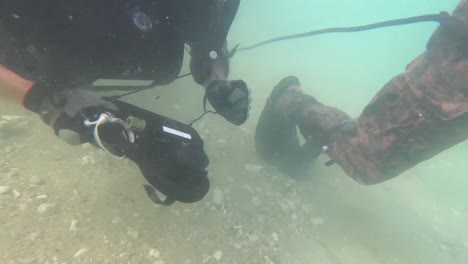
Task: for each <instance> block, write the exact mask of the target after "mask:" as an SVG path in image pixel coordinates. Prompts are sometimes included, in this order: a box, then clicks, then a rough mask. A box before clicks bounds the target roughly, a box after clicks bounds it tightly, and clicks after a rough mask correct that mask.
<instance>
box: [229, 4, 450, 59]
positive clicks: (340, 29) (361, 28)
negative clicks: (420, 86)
mask: <svg viewBox="0 0 468 264" xmlns="http://www.w3.org/2000/svg"><path fill="white" fill-rule="evenodd" d="M446 15H447V13H446V12H442V13H440V14H432V15H422V16H415V17H409V18H402V19H395V20H388V21H384V22H378V23H373V24H368V25H363V26H355V27H335V28H326V29H320V30H313V31H309V32H304V33H300V34H294V35H287V36H282V37H277V38H272V39H268V40H265V41H262V42H259V43H257V44H255V45H252V46H248V47H245V48H239V49H238V50H237V51H245V50H251V49H255V48H258V47H260V46H263V45H267V44H272V43H274V42H279V41H285V40H291V39H297V38H304V37H311V36H316V35H321V34H328V33H351V32H358V31H365V30H372V29H377V28H384V27H393V26H400V25H407V24H414V23H421V22H440V21H441V20H442V19H443V18H444V17H445V16H446Z"/></svg>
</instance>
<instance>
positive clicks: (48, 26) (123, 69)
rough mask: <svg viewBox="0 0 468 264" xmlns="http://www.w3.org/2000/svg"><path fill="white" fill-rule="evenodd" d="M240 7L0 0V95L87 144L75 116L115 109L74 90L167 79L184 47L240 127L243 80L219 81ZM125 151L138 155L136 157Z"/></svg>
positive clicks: (199, 2) (217, 103) (183, 0)
mask: <svg viewBox="0 0 468 264" xmlns="http://www.w3.org/2000/svg"><path fill="white" fill-rule="evenodd" d="M238 6H239V0H228V1H218V0H170V1H168V0H41V1H37V0H0V96H2V97H6V98H11V99H15V100H17V101H18V102H19V103H21V104H22V105H23V106H24V107H25V108H27V109H29V110H31V111H33V112H35V113H38V114H39V115H40V116H41V118H42V119H43V121H44V122H45V123H46V124H48V125H49V126H51V127H53V129H54V130H55V132H56V134H57V135H61V134H62V133H61V132H62V131H65V130H66V131H72V132H75V133H76V134H78V137H79V143H83V142H87V141H89V140H90V138H89V129H88V128H86V127H85V126H84V125H83V121H84V120H83V119H84V118H89V117H92V116H93V115H94V116H95V115H96V114H99V113H102V112H103V111H108V112H111V113H118V112H119V109H118V107H117V106H116V105H115V104H113V103H112V102H109V101H104V100H103V99H101V98H98V97H96V96H95V95H91V94H89V93H87V92H85V91H84V90H83V89H80V88H82V87H85V86H89V85H91V84H92V83H93V82H94V81H95V80H96V79H100V78H106V79H137V80H154V81H155V82H154V83H155V84H167V83H170V82H172V81H173V80H175V79H176V78H177V76H178V75H179V73H180V69H181V66H182V61H183V56H184V45H185V44H188V45H189V46H190V48H191V62H190V69H191V72H192V75H193V78H194V80H195V82H197V83H198V84H200V85H201V86H203V87H204V88H205V89H206V98H207V100H208V101H209V102H210V104H211V105H212V106H213V107H214V108H215V109H216V111H217V112H218V113H219V114H221V115H222V116H224V117H225V118H226V119H227V120H228V121H229V122H231V123H233V124H235V125H240V124H242V123H244V122H245V120H246V119H247V114H248V108H249V92H248V89H247V86H246V84H245V83H244V82H243V81H241V80H236V81H227V80H226V79H227V77H228V73H229V53H228V50H227V44H226V36H227V34H228V31H229V28H230V26H231V23H232V22H233V19H234V17H235V15H236V12H237V9H238ZM154 151H156V150H154ZM129 156H131V157H136V158H135V159H137V160H135V162H137V163H138V162H139V160H138V159H139V158H137V157H140V155H129ZM200 163H201V164H200V166H199V167H200V168H202V169H204V168H205V167H206V165H207V161H206V159H205V160H203V161H201V162H200ZM179 165H180V164H179ZM153 170H155V168H150V169H146V171H153ZM205 176H206V173H205ZM177 177H178V178H177V179H176V181H178V182H179V183H180V182H182V181H184V179H183V177H181V176H180V174H179V175H178V176H177ZM192 181H193V179H192ZM195 185H196V184H192V185H190V184H189V185H188V188H186V190H185V191H187V192H190V190H187V189H190V188H191V187H193V186H195ZM194 189H196V188H194ZM202 189H203V190H202V192H204V193H203V194H202V195H201V197H203V196H204V194H205V193H206V192H207V189H206V188H202ZM197 199H200V196H199V195H198V196H197V195H194V197H189V199H186V200H193V201H195V200H197Z"/></svg>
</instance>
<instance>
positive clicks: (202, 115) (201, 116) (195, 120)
mask: <svg viewBox="0 0 468 264" xmlns="http://www.w3.org/2000/svg"><path fill="white" fill-rule="evenodd" d="M208 113H211V114H216V112H213V111H205V112H203V114H201V115H200V116H199V117H197V118H195V119H194V120H192V122H190V123H188V125H189V126H192V125H193V123H195V122H197V121H198V120H200V119H202V118H203V117H204V116H205V115H206V114H208Z"/></svg>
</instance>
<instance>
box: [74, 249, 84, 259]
mask: <svg viewBox="0 0 468 264" xmlns="http://www.w3.org/2000/svg"><path fill="white" fill-rule="evenodd" d="M86 251H87V250H86V248H82V249H80V250H78V251H77V252H76V253H75V255H73V257H74V258H77V257H79V256H81V255H83V254H84V253H85V252H86Z"/></svg>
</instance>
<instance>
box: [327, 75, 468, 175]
mask: <svg viewBox="0 0 468 264" xmlns="http://www.w3.org/2000/svg"><path fill="white" fill-rule="evenodd" d="M466 138H468V116H467V115H466V114H465V115H461V116H459V117H457V118H454V119H449V120H444V119H441V118H439V117H438V116H437V115H435V114H433V113H432V112H431V110H430V109H428V108H427V104H426V103H425V102H424V101H421V100H420V99H419V98H417V97H416V96H415V95H414V93H413V92H412V90H411V89H409V86H408V83H407V81H406V78H405V75H403V74H401V75H399V76H397V77H395V78H394V79H392V80H391V81H390V82H389V83H388V84H387V85H386V86H385V87H384V88H383V89H382V90H381V91H380V92H379V93H378V94H377V95H376V96H375V97H374V99H373V100H372V101H371V103H370V104H369V105H368V106H367V107H366V108H365V109H364V111H363V112H362V114H361V115H360V116H359V118H358V120H357V132H356V134H354V135H340V134H337V135H335V136H334V137H333V140H332V141H331V143H330V144H329V146H328V147H329V149H328V152H327V154H328V155H329V156H330V157H331V158H332V159H333V160H334V161H335V162H336V163H337V164H338V165H340V167H341V168H342V169H343V170H344V171H345V172H346V173H347V174H348V175H349V176H350V177H352V178H354V179H355V180H356V181H358V182H359V183H362V184H375V183H379V182H382V181H385V180H388V179H391V178H393V177H395V176H398V175H399V174H401V173H402V172H404V171H406V170H408V169H409V168H411V167H413V166H415V165H416V164H418V163H420V162H422V161H424V160H427V159H430V158H432V157H433V156H435V155H437V154H438V153H440V152H442V151H443V150H446V149H448V148H450V147H451V146H453V145H455V144H457V143H459V142H461V141H463V140H465V139H466Z"/></svg>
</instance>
